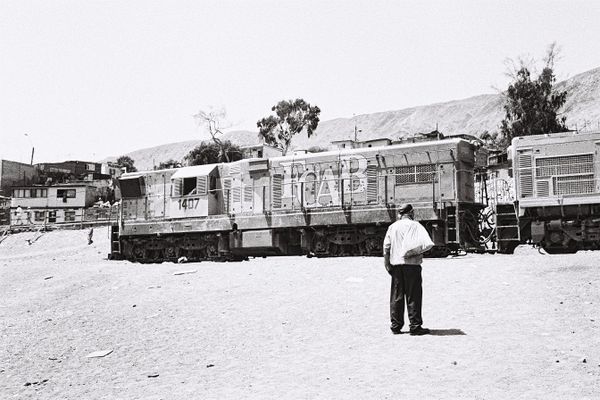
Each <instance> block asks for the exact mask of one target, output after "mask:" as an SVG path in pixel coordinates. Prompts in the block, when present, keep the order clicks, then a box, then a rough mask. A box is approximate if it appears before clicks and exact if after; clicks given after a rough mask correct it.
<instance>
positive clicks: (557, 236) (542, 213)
mask: <svg viewBox="0 0 600 400" xmlns="http://www.w3.org/2000/svg"><path fill="white" fill-rule="evenodd" d="M511 147H512V159H513V170H514V187H515V197H516V198H515V202H514V204H501V205H499V207H498V209H497V216H496V219H497V221H496V230H497V237H498V249H499V251H501V252H504V253H512V251H513V250H514V248H515V247H516V246H517V245H519V244H521V243H531V244H534V245H537V246H539V247H541V248H543V249H544V250H545V251H546V252H548V253H550V254H556V253H574V252H576V251H578V250H595V249H600V179H599V178H600V132H590V133H577V132H566V133H553V134H548V135H535V136H526V137H519V138H515V139H514V140H513V141H512V146H511Z"/></svg>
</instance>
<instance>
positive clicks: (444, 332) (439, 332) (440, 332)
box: [429, 329, 466, 336]
mask: <svg viewBox="0 0 600 400" xmlns="http://www.w3.org/2000/svg"><path fill="white" fill-rule="evenodd" d="M429 334H430V335H431V336H461V335H466V333H464V332H463V331H462V330H460V329H431V332H430V333H429Z"/></svg>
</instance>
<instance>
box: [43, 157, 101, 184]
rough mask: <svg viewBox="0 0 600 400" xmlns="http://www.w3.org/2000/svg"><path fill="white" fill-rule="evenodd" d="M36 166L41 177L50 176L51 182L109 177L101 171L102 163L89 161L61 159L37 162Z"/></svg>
mask: <svg viewBox="0 0 600 400" xmlns="http://www.w3.org/2000/svg"><path fill="white" fill-rule="evenodd" d="M36 167H37V169H38V171H39V175H40V176H41V177H42V179H44V180H47V178H51V181H52V182H53V183H62V182H65V181H93V180H97V179H107V178H110V176H109V175H107V174H104V173H103V172H102V164H101V163H95V162H90V161H63V162H55V163H38V164H36Z"/></svg>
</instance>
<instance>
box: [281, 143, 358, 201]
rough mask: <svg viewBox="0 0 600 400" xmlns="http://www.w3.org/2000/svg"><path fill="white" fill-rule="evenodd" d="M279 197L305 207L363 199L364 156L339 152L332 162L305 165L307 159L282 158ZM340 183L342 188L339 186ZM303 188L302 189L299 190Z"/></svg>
mask: <svg viewBox="0 0 600 400" xmlns="http://www.w3.org/2000/svg"><path fill="white" fill-rule="evenodd" d="M281 165H282V166H283V188H282V200H286V199H288V200H291V201H293V202H294V204H301V203H302V202H304V207H315V208H317V207H326V206H339V205H341V204H342V199H344V202H345V203H348V202H349V201H352V202H364V201H366V186H367V174H366V171H367V159H366V158H365V157H364V156H362V155H360V154H352V155H347V156H342V157H340V159H339V164H338V162H335V163H326V162H323V163H315V164H312V163H311V164H309V165H307V163H306V160H299V161H294V162H282V163H281ZM342 184H343V187H342V190H343V194H342V190H340V186H341V185H342ZM302 192H304V193H302Z"/></svg>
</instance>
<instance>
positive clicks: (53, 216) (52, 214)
mask: <svg viewBox="0 0 600 400" xmlns="http://www.w3.org/2000/svg"><path fill="white" fill-rule="evenodd" d="M48 222H51V223H52V222H56V211H48Z"/></svg>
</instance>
